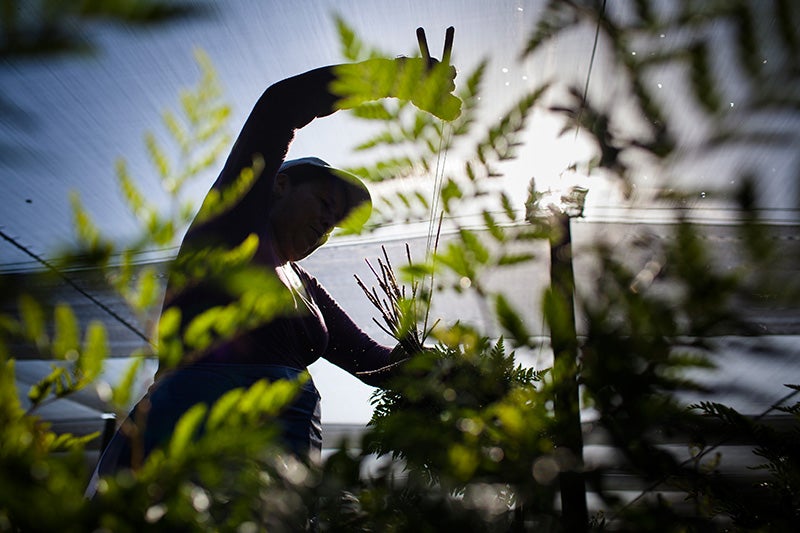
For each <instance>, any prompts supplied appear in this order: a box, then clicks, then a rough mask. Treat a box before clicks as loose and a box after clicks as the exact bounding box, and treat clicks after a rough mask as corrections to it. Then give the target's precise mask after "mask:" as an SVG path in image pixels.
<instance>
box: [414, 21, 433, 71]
mask: <svg viewBox="0 0 800 533" xmlns="http://www.w3.org/2000/svg"><path fill="white" fill-rule="evenodd" d="M417 42H418V43H419V53H420V55H422V59H424V60H425V63H426V64H427V65H428V66H430V65H431V53H430V51H429V50H428V39H427V38H426V37H425V29H424V28H422V27H421V26H420V27H419V28H417Z"/></svg>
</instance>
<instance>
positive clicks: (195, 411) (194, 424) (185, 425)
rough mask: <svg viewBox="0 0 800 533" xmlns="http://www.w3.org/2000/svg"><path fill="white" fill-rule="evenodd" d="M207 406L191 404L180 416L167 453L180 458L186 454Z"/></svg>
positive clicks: (197, 433) (198, 429)
mask: <svg viewBox="0 0 800 533" xmlns="http://www.w3.org/2000/svg"><path fill="white" fill-rule="evenodd" d="M207 411H208V408H207V407H206V406H205V405H204V404H201V403H200V404H197V405H193V406H192V407H190V408H189V410H188V411H186V412H185V413H184V414H183V416H181V418H180V420H178V423H177V424H176V425H175V431H173V433H172V438H171V439H170V442H169V446H168V448H167V450H168V454H169V455H170V456H171V457H176V458H180V457H183V456H185V455H186V450H187V448H188V447H189V445H191V443H192V442H193V441H194V440H195V438H196V437H197V436H198V435H199V433H200V427H201V425H202V424H203V420H204V419H205V416H206V412H207Z"/></svg>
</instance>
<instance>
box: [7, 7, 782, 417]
mask: <svg viewBox="0 0 800 533" xmlns="http://www.w3.org/2000/svg"><path fill="white" fill-rule="evenodd" d="M198 3H201V4H203V5H205V6H206V7H207V8H208V9H207V12H206V14H205V15H204V16H202V17H197V18H189V19H184V20H179V21H177V22H173V23H168V24H163V25H157V26H153V27H131V26H123V25H117V24H113V23H108V22H102V21H101V22H94V23H91V24H89V25H87V26H86V27H85V28H84V30H85V37H86V38H87V39H88V40H89V41H91V42H92V43H94V45H95V47H94V51H93V53H90V54H81V55H68V56H61V57H57V58H48V59H46V60H42V59H38V60H37V59H26V60H21V61H14V62H0V86H2V94H3V104H4V106H5V108H4V109H6V112H5V116H4V117H3V118H4V119H3V124H2V125H0V148H2V154H3V157H2V158H0V206H2V208H1V209H0V228H2V230H3V232H5V233H6V234H8V235H10V236H12V237H13V238H14V239H15V240H17V242H19V243H20V244H22V245H23V246H25V247H27V248H29V249H30V250H31V251H32V252H34V253H36V254H39V255H41V256H43V257H50V256H52V254H53V253H54V251H55V250H56V249H57V248H58V247H59V245H60V244H62V243H64V242H67V241H69V240H70V238H71V235H72V229H71V211H70V204H69V200H68V198H69V194H70V193H71V192H72V191H76V192H78V193H79V194H80V196H81V198H82V200H83V202H84V204H85V206H86V208H87V209H88V211H89V212H90V214H92V215H93V217H94V218H95V220H96V221H97V222H98V223H99V224H100V225H101V227H102V229H103V231H104V232H106V234H108V235H111V236H124V235H127V234H130V233H131V232H132V231H134V229H135V225H134V223H133V218H132V217H131V216H130V214H128V213H127V212H126V208H125V205H124V203H123V201H122V198H121V195H120V193H119V191H118V189H117V185H116V182H115V178H114V167H115V161H116V160H117V159H118V158H120V157H124V158H125V159H126V161H127V162H128V165H129V168H130V171H131V174H132V175H133V176H134V177H135V179H136V181H137V184H138V185H139V187H140V188H141V189H142V190H143V191H145V193H146V194H147V195H148V197H149V198H150V199H151V200H153V201H155V202H161V201H163V198H164V197H163V194H162V193H161V192H160V190H159V183H158V180H157V178H156V176H155V172H154V170H153V167H152V166H151V165H150V163H149V161H148V159H147V157H146V150H145V146H144V142H143V136H144V133H145V132H146V131H152V132H153V133H154V134H155V135H156V137H157V138H158V139H160V140H161V141H163V142H164V143H167V142H168V137H167V135H166V132H165V130H164V128H163V125H162V124H161V118H160V117H161V114H162V112H163V111H164V110H165V109H168V108H169V109H175V108H176V107H177V105H178V94H179V91H180V90H181V89H182V88H184V87H191V86H193V85H194V84H195V83H196V82H197V80H198V77H199V72H198V68H197V65H196V63H195V61H194V59H193V53H194V50H195V49H198V48H199V49H202V50H203V51H205V52H206V53H207V54H208V56H209V57H210V59H211V62H212V64H213V65H214V67H215V68H216V70H217V72H218V75H219V77H220V81H221V83H222V86H223V91H224V98H225V99H226V100H227V101H228V102H230V104H231V105H232V109H233V113H232V116H231V118H230V131H231V133H232V134H234V135H235V133H236V132H237V131H238V129H239V127H240V126H241V124H242V123H243V122H244V120H245V118H246V116H247V114H248V113H249V111H250V109H251V106H252V105H253V103H255V101H256V100H257V98H258V97H259V96H260V94H261V92H262V91H263V90H264V89H265V88H266V87H268V86H269V85H270V84H271V83H273V82H275V81H278V80H280V79H283V78H285V77H288V76H291V75H294V74H297V73H300V72H303V71H306V70H309V69H312V68H315V67H318V66H322V65H327V64H333V63H337V62H340V61H341V54H340V51H339V48H338V38H337V35H336V28H335V24H334V15H335V14H337V13H338V14H339V15H341V16H342V17H343V18H344V19H345V20H346V21H347V22H348V23H349V24H350V25H351V26H353V27H354V29H355V30H356V33H357V35H359V36H360V37H361V38H362V39H363V40H364V41H366V42H367V43H369V44H371V45H374V46H378V47H380V48H381V49H383V50H386V51H387V52H388V53H390V54H393V55H400V54H404V55H410V54H415V53H416V52H417V42H416V37H415V30H416V28H417V27H420V26H422V27H424V28H425V30H426V32H427V36H428V42H429V44H430V48H431V50H432V52H433V53H434V54H438V53H439V50H441V46H442V43H443V39H444V33H445V29H446V28H447V27H448V26H451V25H452V26H454V27H455V28H456V33H455V43H454V48H453V58H452V62H453V64H454V65H455V66H456V67H457V69H458V70H459V72H460V73H466V72H469V71H470V70H471V69H472V68H474V67H475V66H476V65H477V64H478V63H479V61H481V60H482V59H484V58H488V59H489V60H490V63H489V67H488V70H487V79H486V83H485V85H484V90H483V93H482V94H483V97H482V107H481V117H482V118H483V119H484V120H487V121H491V120H494V119H496V118H497V117H499V116H500V115H501V114H502V113H503V112H504V111H505V109H506V108H507V107H508V106H509V105H511V104H512V103H513V102H514V101H515V100H516V98H518V97H519V96H520V95H521V94H523V93H524V92H525V91H528V90H530V89H532V88H533V87H536V86H538V85H539V84H541V83H544V82H546V81H549V80H553V79H558V80H560V81H561V82H562V83H567V82H571V83H574V84H576V85H579V86H583V84H584V83H585V81H586V78H587V74H588V73H589V65H590V60H591V56H592V46H593V43H594V29H595V28H593V27H588V26H582V27H579V28H578V29H577V30H575V31H573V32H569V33H567V34H565V35H563V36H562V37H560V38H559V39H557V40H555V41H554V42H552V43H551V44H550V45H548V46H547V47H545V48H544V49H543V50H541V51H540V52H539V53H537V54H536V55H535V56H533V57H530V58H528V59H526V60H525V61H520V60H519V57H518V56H519V51H520V50H521V48H522V47H523V45H524V44H525V42H526V40H527V37H528V36H529V34H530V32H531V31H532V29H533V25H534V22H535V20H536V19H537V17H538V16H539V15H540V12H541V8H542V5H543V4H544V2H542V1H538V0H528V1H523V0H492V1H491V2H487V1H485V0H441V1H436V2H433V1H430V0H406V1H401V0H393V1H391V2H390V1H383V0H381V1H375V0H295V1H293V2H286V1H275V0H267V1H255V0H227V1H225V2H198ZM609 4H610V6H609V9H619V7H618V6H619V5H621V3H614V2H609ZM612 6H614V7H612ZM678 39H680V36H675V35H665V36H664V40H665V41H664V42H665V46H666V45H668V44H669V43H670V42H672V43H674V42H676V40H678ZM729 53H730V51H729V50H724V49H723V50H719V51H718V53H717V54H716V56H715V57H716V60H717V61H718V65H717V68H718V71H719V73H720V74H721V75H722V76H724V77H726V79H729V80H731V81H732V82H733V86H736V74H735V72H732V71H731V69H729V68H728V67H727V66H728V65H729V63H730V57H728V55H729ZM590 81H591V83H590V84H589V94H590V95H591V96H593V97H595V98H597V100H598V101H600V102H603V103H604V104H606V105H609V106H621V108H622V109H623V110H624V108H625V101H624V95H625V91H626V87H625V85H624V83H623V80H621V79H620V78H619V77H618V76H617V74H616V73H615V71H614V69H612V68H610V61H609V54H608V52H607V49H606V48H605V47H604V43H602V42H601V43H600V46H599V47H598V49H597V55H596V57H595V61H594V63H593V69H592V71H591V76H590ZM651 81H652V83H653V84H655V85H656V86H657V87H658V88H659V91H660V92H659V93H658V97H659V98H660V99H662V100H663V102H665V103H668V104H670V105H671V107H672V108H673V109H674V110H675V113H676V115H678V116H676V117H674V118H676V119H677V122H678V124H679V126H680V128H681V131H680V132H679V133H680V135H679V136H682V137H684V138H685V139H690V138H692V137H693V136H694V135H699V134H701V133H702V129H703V125H702V124H700V123H698V122H697V120H696V114H695V113H694V112H693V109H692V104H691V102H688V101H687V99H686V93H685V91H684V86H683V83H684V81H685V80H683V79H682V78H681V75H680V74H679V73H676V72H673V71H669V70H665V71H663V72H659V73H658V74H657V75H656V76H655V77H654V78H653V79H652V80H651ZM662 89H663V90H662ZM726 96H729V97H730V98H729V100H730V101H729V102H728V103H729V113H730V117H729V118H730V120H731V121H732V122H733V123H734V124H736V123H737V122H736V121H738V120H742V121H743V120H745V119H744V118H742V116H740V115H739V114H738V113H739V109H738V108H737V106H736V92H735V91H733V92H732V93H730V94H726ZM780 120H787V121H788V122H787V125H786V127H787V128H792V127H794V128H796V123H795V122H792V121H791V119H780ZM561 125H562V123H561V122H560V120H559V119H558V118H556V117H553V116H551V115H547V114H545V113H536V114H534V116H533V117H532V119H531V121H530V125H529V127H528V129H527V130H526V132H525V136H524V139H525V146H524V147H523V149H522V150H521V151H520V154H519V157H518V158H517V160H515V161H513V162H511V163H509V164H508V165H505V166H504V167H503V170H504V171H505V174H506V176H505V178H503V180H502V182H500V183H501V186H502V187H504V188H506V190H507V191H509V193H510V194H511V195H512V197H513V198H514V200H515V202H516V205H517V206H518V207H519V208H522V205H523V202H524V199H525V191H526V190H527V186H528V183H529V181H530V179H531V178H532V177H535V178H536V180H537V183H539V184H548V183H551V184H554V185H555V184H558V177H559V175H561V173H562V172H563V171H564V170H565V169H566V168H567V167H568V166H569V165H570V164H572V163H574V162H575V161H576V160H581V159H582V158H583V157H585V155H586V153H587V150H588V146H587V145H586V143H585V142H584V140H583V139H582V138H576V137H575V136H574V135H565V136H560V137H559V135H558V133H559V130H560V128H561ZM366 134H367V130H365V129H364V128H363V126H361V125H359V124H356V123H355V122H354V121H353V119H352V118H350V117H348V116H346V115H345V114H344V113H338V114H336V115H334V116H332V117H329V118H325V119H321V120H317V121H315V122H313V123H312V124H311V125H310V126H308V127H306V128H304V129H303V130H302V131H301V132H299V134H298V135H297V138H296V140H295V142H294V144H293V145H292V147H291V151H290V154H289V156H290V157H302V156H308V155H314V156H317V157H321V158H322V159H325V160H326V161H329V162H331V163H333V164H335V165H338V166H347V165H354V164H358V163H359V162H360V158H362V157H363V156H362V155H361V154H358V153H355V152H354V151H353V150H352V148H353V146H354V145H356V144H357V143H358V142H359V141H360V140H361V139H363V138H364V137H365V136H366ZM764 161H767V162H768V165H767V166H768V171H769V172H771V174H770V175H768V176H766V177H765V179H764V180H763V181H762V182H761V185H762V195H763V201H764V206H765V207H769V208H771V209H772V215H773V216H774V217H777V218H780V217H781V216H783V215H780V213H784V211H781V210H783V209H788V208H791V207H796V204H794V199H795V198H796V196H793V194H794V192H793V191H794V189H793V187H794V185H792V183H794V182H793V181H791V180H790V178H788V176H794V174H793V172H795V171H796V163H797V161H796V158H795V157H793V156H787V155H786V154H785V153H783V152H777V153H763V152H762V153H757V154H742V155H740V156H737V157H736V158H732V157H729V155H728V154H721V155H720V156H719V157H714V158H710V159H709V160H707V161H704V162H702V164H691V165H689V164H687V165H686V167H685V169H684V171H682V172H679V173H678V175H677V176H672V178H673V179H675V182H676V183H677V184H680V185H683V186H687V187H689V188H692V189H694V190H696V191H698V196H697V202H698V207H700V208H705V211H704V213H705V216H706V217H707V218H708V219H711V220H722V219H724V216H725V214H724V211H720V210H716V209H715V208H714V207H713V205H712V203H711V200H710V198H709V200H707V202H708V203H707V206H706V205H705V204H703V202H704V201H706V200H701V198H703V199H704V198H705V193H704V191H705V190H709V191H712V190H714V189H715V188H718V187H722V186H727V185H729V184H731V183H730V182H731V180H735V179H736V178H735V177H732V175H731V174H730V172H729V171H730V170H731V169H732V168H733V169H735V168H737V167H741V166H742V165H743V164H745V163H752V164H761V166H764V165H763V163H764ZM459 163H460V162H459V160H458V154H457V153H454V154H451V156H450V157H448V164H449V165H450V167H449V168H456V167H457V166H458V165H459ZM693 163H697V162H693ZM220 166H221V161H220V163H219V164H218V165H217V166H216V167H215V168H212V169H211V170H210V171H208V172H207V173H205V174H204V175H203V176H202V177H201V178H200V179H199V180H198V182H197V183H196V185H194V187H193V188H192V195H193V197H195V198H196V199H197V201H198V202H199V201H200V199H202V196H203V194H204V193H205V192H206V190H207V188H208V187H209V186H210V184H211V182H212V181H213V180H214V178H215V177H216V172H217V171H218V170H219V168H220ZM663 178H664V176H658V175H655V174H652V175H650V174H649V173H648V171H647V170H646V168H645V169H643V170H642V172H641V173H640V175H639V176H638V179H639V184H640V186H641V188H642V190H643V191H644V190H647V189H657V188H659V187H660V186H661V184H660V182H659V180H661V179H663ZM701 194H702V196H701ZM642 197H643V198H646V197H647V194H646V193H643V194H642ZM587 203H588V207H587V217H588V218H589V219H590V220H591V219H598V220H600V219H608V218H622V219H626V218H627V219H642V218H644V219H647V218H648V217H649V218H651V219H652V217H653V216H655V215H654V214H653V212H652V211H648V210H647V209H644V208H643V207H646V205H645V206H641V205H640V206H638V207H640V209H637V205H636V204H633V208H631V204H625V203H624V202H623V200H622V197H621V194H620V191H619V189H618V188H616V187H615V185H614V184H612V183H608V182H604V181H603V180H599V179H593V180H592V181H591V187H590V193H589V197H588V199H587ZM788 213H789V214H788V215H786V216H784V218H783V219H784V221H786V220H787V218H786V217H787V216H788V221H790V222H791V221H792V220H794V221H795V222H796V220H797V212H796V211H788ZM400 231H408V230H407V229H404V228H402V227H401V228H400ZM413 231H416V232H419V231H424V229H422V230H420V229H418V228H417V229H414V230H413ZM173 252H174V250H167V251H166V252H164V253H165V254H166V255H167V256H168V255H169V254H170V253H173ZM30 264H31V260H30V258H29V257H27V256H25V255H24V254H22V253H21V252H20V251H19V250H18V249H17V248H15V247H13V246H11V245H9V244H8V243H6V242H2V243H0V270H13V269H16V268H20V267H25V266H30ZM330 372H334V373H335V371H334V370H330V369H328V368H326V367H323V368H322V369H321V370H319V373H320V374H321V375H322V377H323V378H324V376H325V375H326V373H330ZM339 378H340V377H337V378H336V379H330V380H326V379H321V380H318V381H325V382H328V383H334V384H338V383H340V381H339ZM348 383H349V382H348ZM336 387H338V385H335V386H334V387H333V389H334V390H331V391H330V394H332V395H336V394H338V393H340V392H341V388H338V389H337V388H336ZM353 388H355V389H356V393H354V394H355V396H354V398H355V397H357V398H358V400H357V401H356V400H353V401H347V402H344V403H342V404H341V405H348V404H349V405H355V404H358V405H359V407H358V409H356V410H355V411H349V410H348V409H349V408H347V407H345V408H341V409H339V414H338V415H337V416H340V417H344V418H347V416H348V413H351V414H352V413H353V412H354V413H355V415H354V416H355V418H357V419H363V418H364V417H365V416H367V415H368V413H369V408H368V407H364V408H362V407H363V405H364V404H365V403H366V402H365V401H364V399H365V398H366V397H367V396H368V392H369V391H368V389H366V388H363V387H361V386H360V385H358V384H356V385H353ZM347 394H350V392H349V386H348V392H347Z"/></svg>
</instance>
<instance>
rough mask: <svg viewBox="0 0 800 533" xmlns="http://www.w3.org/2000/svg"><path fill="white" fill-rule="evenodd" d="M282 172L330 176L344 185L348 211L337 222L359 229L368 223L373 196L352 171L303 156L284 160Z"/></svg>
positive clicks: (291, 175) (307, 175)
mask: <svg viewBox="0 0 800 533" xmlns="http://www.w3.org/2000/svg"><path fill="white" fill-rule="evenodd" d="M278 172H280V173H283V174H286V175H288V176H289V177H290V178H294V177H298V178H299V177H328V178H330V179H333V180H335V181H336V182H338V183H339V184H341V185H342V186H343V190H344V196H345V205H346V212H345V216H344V217H343V218H342V219H341V220H339V221H338V222H337V223H336V226H338V227H344V228H346V229H351V230H354V231H359V230H360V229H361V228H362V227H363V226H364V224H366V222H367V220H368V219H369V216H370V214H371V213H372V197H371V196H370V194H369V190H367V187H366V185H364V182H363V181H362V180H361V178H359V177H358V176H356V175H355V174H352V173H350V172H347V171H346V170H341V169H338V168H334V167H332V166H330V165H329V164H328V163H326V162H325V161H323V160H322V159H320V158H318V157H302V158H300V159H292V160H289V161H284V162H283V164H282V165H281V168H280V170H279V171H278Z"/></svg>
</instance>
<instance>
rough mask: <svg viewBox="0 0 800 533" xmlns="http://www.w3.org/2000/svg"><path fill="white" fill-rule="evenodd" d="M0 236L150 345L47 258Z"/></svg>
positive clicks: (15, 241)
mask: <svg viewBox="0 0 800 533" xmlns="http://www.w3.org/2000/svg"><path fill="white" fill-rule="evenodd" d="M0 237H2V238H3V239H4V240H5V241H6V242H8V243H10V244H11V245H13V246H14V247H15V248H17V249H18V250H20V251H21V252H23V253H24V254H26V255H27V256H28V257H30V258H32V259H33V260H34V261H36V262H37V263H39V264H40V265H42V266H44V267H45V268H46V269H47V270H49V271H50V272H52V273H54V274H56V275H57V276H58V277H59V278H61V280H63V281H64V282H65V283H66V284H67V285H69V286H70V287H72V288H73V289H75V290H76V291H77V292H78V293H79V294H80V295H81V296H83V297H85V298H87V299H88V300H89V301H90V302H92V303H93V304H94V305H96V306H97V307H99V308H100V309H101V310H103V311H104V312H105V313H106V314H108V315H109V316H110V317H111V318H113V319H114V320H116V321H117V322H119V323H120V324H122V325H123V326H124V327H125V328H127V329H128V330H130V331H131V332H132V333H134V334H135V335H136V336H137V337H139V338H140V339H142V340H144V341H145V342H147V343H148V344H150V345H151V346H152V344H153V343H152V341H151V340H150V339H149V338H148V336H147V335H145V334H144V333H142V332H141V331H140V330H139V329H138V328H137V327H136V326H134V325H133V324H131V323H130V322H129V321H128V320H126V319H125V317H123V316H122V315H120V314H119V313H117V312H116V311H114V310H113V309H111V308H110V307H109V306H108V305H106V304H104V303H103V302H101V301H100V300H98V299H97V298H96V297H95V296H93V295H92V294H91V293H90V292H88V291H87V290H86V289H84V288H83V287H81V286H80V285H78V284H77V283H76V282H75V281H74V280H73V279H72V278H70V277H69V276H67V275H66V274H65V273H64V272H62V271H61V270H60V269H59V268H57V267H56V266H55V265H54V264H52V263H51V262H50V261H48V260H46V259H44V258H43V257H41V256H40V255H38V254H36V253H35V252H33V251H32V250H30V248H28V247H27V246H25V245H24V244H22V243H20V242H19V241H18V240H17V239H15V238H14V237H12V236H10V235H8V234H7V233H6V232H5V231H3V230H0Z"/></svg>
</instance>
